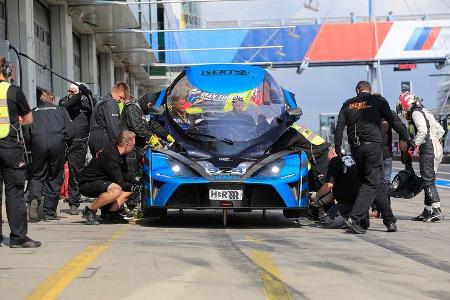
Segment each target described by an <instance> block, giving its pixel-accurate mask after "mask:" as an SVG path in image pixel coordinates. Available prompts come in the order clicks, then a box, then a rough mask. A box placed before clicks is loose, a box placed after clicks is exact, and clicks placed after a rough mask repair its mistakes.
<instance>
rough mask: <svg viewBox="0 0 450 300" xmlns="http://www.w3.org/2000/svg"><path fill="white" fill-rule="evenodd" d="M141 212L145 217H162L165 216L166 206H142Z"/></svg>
mask: <svg viewBox="0 0 450 300" xmlns="http://www.w3.org/2000/svg"><path fill="white" fill-rule="evenodd" d="M142 212H143V213H144V217H146V218H164V217H165V216H167V208H161V207H143V208H142Z"/></svg>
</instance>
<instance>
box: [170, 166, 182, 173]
mask: <svg viewBox="0 0 450 300" xmlns="http://www.w3.org/2000/svg"><path fill="white" fill-rule="evenodd" d="M172 171H173V172H174V173H179V172H180V171H181V168H180V166H179V165H173V166H172Z"/></svg>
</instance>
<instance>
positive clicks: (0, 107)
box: [0, 81, 10, 139]
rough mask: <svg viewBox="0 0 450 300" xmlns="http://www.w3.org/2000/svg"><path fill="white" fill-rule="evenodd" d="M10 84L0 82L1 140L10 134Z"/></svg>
mask: <svg viewBox="0 0 450 300" xmlns="http://www.w3.org/2000/svg"><path fill="white" fill-rule="evenodd" d="M9 86H10V84H9V83H8V82H6V81H3V82H0V139H2V138H5V137H7V136H8V134H9V129H10V128H9V126H10V119H9V110H8V97H7V94H8V89H9Z"/></svg>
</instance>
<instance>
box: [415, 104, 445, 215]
mask: <svg viewBox="0 0 450 300" xmlns="http://www.w3.org/2000/svg"><path fill="white" fill-rule="evenodd" d="M411 120H412V122H413V125H414V128H415V133H416V138H415V143H416V147H417V146H418V147H419V165H420V176H421V177H422V181H423V184H424V189H425V201H424V203H425V205H426V206H433V203H436V204H437V203H439V202H440V199H439V194H438V191H437V189H436V184H435V180H436V171H437V168H438V165H439V163H440V162H441V161H442V156H443V149H442V145H441V142H440V139H441V138H442V137H443V136H444V134H445V131H444V129H443V128H442V126H441V124H439V123H438V122H437V121H436V119H435V118H434V116H433V115H432V114H431V113H430V112H429V111H428V110H427V109H426V108H424V107H423V106H419V107H417V108H415V109H413V111H412V113H411ZM437 207H439V206H437Z"/></svg>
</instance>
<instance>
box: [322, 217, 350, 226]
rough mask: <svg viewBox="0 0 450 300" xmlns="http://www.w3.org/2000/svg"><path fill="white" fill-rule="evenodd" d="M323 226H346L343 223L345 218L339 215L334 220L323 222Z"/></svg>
mask: <svg viewBox="0 0 450 300" xmlns="http://www.w3.org/2000/svg"><path fill="white" fill-rule="evenodd" d="M323 227H324V228H326V229H341V228H347V227H346V225H345V218H344V217H343V216H341V215H339V216H337V217H336V218H334V220H333V221H332V222H331V223H328V224H324V225H323Z"/></svg>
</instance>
